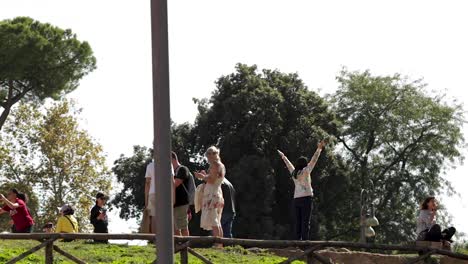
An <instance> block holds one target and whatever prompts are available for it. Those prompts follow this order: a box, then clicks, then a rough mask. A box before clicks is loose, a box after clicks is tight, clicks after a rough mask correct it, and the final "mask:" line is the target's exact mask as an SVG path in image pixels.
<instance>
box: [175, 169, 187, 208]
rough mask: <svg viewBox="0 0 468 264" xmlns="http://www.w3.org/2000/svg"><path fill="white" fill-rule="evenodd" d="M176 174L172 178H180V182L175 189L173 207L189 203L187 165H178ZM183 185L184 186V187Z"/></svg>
mask: <svg viewBox="0 0 468 264" xmlns="http://www.w3.org/2000/svg"><path fill="white" fill-rule="evenodd" d="M176 172H177V174H176V175H175V177H174V178H176V179H180V180H182V184H181V185H179V186H178V187H177V188H176V189H175V199H176V201H175V204H174V207H178V206H182V205H187V204H189V197H188V181H189V177H191V176H190V172H189V170H188V168H187V167H185V166H182V165H181V166H179V167H178V168H177V169H176ZM184 187H185V188H184Z"/></svg>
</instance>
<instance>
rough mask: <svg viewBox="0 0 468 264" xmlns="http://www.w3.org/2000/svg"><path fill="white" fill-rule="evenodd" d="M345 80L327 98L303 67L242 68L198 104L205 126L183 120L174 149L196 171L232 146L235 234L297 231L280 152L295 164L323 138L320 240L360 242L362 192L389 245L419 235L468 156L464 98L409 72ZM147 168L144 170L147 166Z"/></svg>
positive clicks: (316, 229) (317, 202)
mask: <svg viewBox="0 0 468 264" xmlns="http://www.w3.org/2000/svg"><path fill="white" fill-rule="evenodd" d="M338 81H339V83H340V87H339V89H338V90H337V92H336V93H335V94H334V95H332V96H330V97H329V98H328V99H329V101H328V102H327V101H325V100H324V99H323V98H321V97H320V96H319V95H317V94H316V93H314V92H312V91H310V90H308V89H307V87H306V86H305V85H304V84H303V82H302V81H301V80H300V79H299V77H298V76H297V74H284V73H281V72H279V71H272V70H263V71H259V70H258V69H257V67H256V66H247V65H243V64H238V65H237V66H236V71H235V72H234V73H232V74H230V75H226V76H222V77H221V78H219V79H218V80H217V81H216V90H215V91H214V92H213V94H212V96H211V98H208V99H195V100H194V101H195V102H196V103H197V105H198V116H197V118H196V120H195V123H194V125H190V124H181V125H173V127H172V143H173V149H175V150H176V152H177V153H178V154H179V156H180V157H182V159H183V162H184V163H185V164H189V166H190V167H191V169H192V170H194V169H199V168H204V166H206V164H205V163H204V161H203V153H204V151H205V150H206V148H207V147H209V146H211V145H217V146H218V147H220V148H221V157H222V160H223V162H224V163H225V164H226V167H227V177H228V178H229V180H230V181H231V182H232V183H233V185H234V186H235V188H236V189H237V200H238V201H237V202H238V206H239V208H238V211H237V217H236V221H235V224H234V234H235V236H237V237H249V238H281V239H288V238H291V232H290V230H291V226H290V224H291V223H293V221H292V219H291V218H292V212H291V209H292V206H291V201H292V196H293V188H294V187H293V183H292V182H291V180H290V177H289V173H288V172H287V170H286V168H285V166H284V164H283V163H282V161H281V160H280V159H279V158H278V157H277V154H276V149H277V148H279V149H281V150H283V152H285V153H286V155H287V156H289V158H290V159H291V160H294V159H296V158H298V157H299V156H309V157H310V156H311V155H312V153H313V152H314V151H315V148H316V144H317V142H318V141H319V140H320V139H322V138H328V139H329V141H330V144H329V145H327V148H326V149H325V151H324V153H322V156H321V158H320V159H319V161H318V164H317V166H316V169H315V170H314V171H313V173H312V186H313V188H314V194H315V197H314V209H313V219H312V234H311V238H312V239H319V238H320V239H327V240H331V239H335V240H337V239H338V240H356V239H357V238H358V237H359V208H360V204H359V194H360V191H361V188H365V189H371V197H370V198H371V199H372V200H373V201H375V202H376V204H377V207H376V208H377V217H378V218H379V219H380V222H381V226H379V227H377V228H376V229H377V234H378V237H377V241H381V242H401V241H407V240H409V239H413V238H414V236H413V234H414V227H415V218H416V215H415V213H416V212H417V205H418V203H419V201H420V200H421V199H422V198H423V197H424V196H426V195H429V194H438V193H440V192H441V191H442V190H448V191H450V190H451V189H450V185H449V183H448V182H447V181H445V180H444V179H443V178H442V175H443V173H444V169H445V168H447V166H449V165H451V164H454V162H456V161H457V160H459V159H461V158H462V155H461V152H460V147H462V145H463V143H464V139H463V135H462V132H461V127H462V122H463V112H462V107H461V106H460V105H458V104H456V103H454V104H452V105H448V104H446V103H445V102H444V98H443V96H434V95H430V94H429V93H427V92H426V91H425V90H424V87H425V86H424V85H423V84H422V82H421V81H416V82H409V81H408V80H407V79H405V78H402V77H401V76H399V75H395V76H383V77H380V76H372V75H371V74H370V73H369V72H364V73H359V72H347V71H343V72H342V73H341V75H340V76H338ZM134 155H135V156H140V155H137V154H136V153H135V154H134ZM134 158H135V157H130V158H128V159H129V160H132V159H134ZM147 158H148V159H149V154H148V157H147ZM139 160H142V159H139ZM138 164H140V165H141V168H144V162H139V163H138ZM140 165H139V166H140ZM139 168H140V167H139ZM135 170H137V169H135ZM122 175H131V172H130V171H127V172H124V173H122ZM138 177H143V176H138ZM132 184H133V183H132ZM139 184H141V185H143V184H144V181H143V180H140V181H139ZM140 188H142V187H140ZM133 190H136V188H133V189H132V188H130V189H127V190H126V192H127V193H128V195H131V193H133ZM129 202H130V201H129ZM140 203H141V206H140V208H142V206H143V203H142V201H140ZM121 205H122V206H126V205H124V204H123V203H121ZM130 206H133V205H131V204H130V205H128V207H130ZM130 210H134V209H133V208H131V209H130ZM138 213H139V212H136V214H138ZM128 215H130V213H128V214H127V216H128ZM196 228H197V218H196V217H195V218H194V220H192V222H191V230H192V233H193V234H197V235H198V234H201V233H200V231H199V230H197V229H196Z"/></svg>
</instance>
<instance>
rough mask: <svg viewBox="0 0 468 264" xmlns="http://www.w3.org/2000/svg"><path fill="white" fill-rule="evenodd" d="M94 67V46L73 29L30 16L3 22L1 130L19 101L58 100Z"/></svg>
mask: <svg viewBox="0 0 468 264" xmlns="http://www.w3.org/2000/svg"><path fill="white" fill-rule="evenodd" d="M95 68H96V59H95V57H94V56H93V52H92V50H91V47H90V46H89V44H88V43H87V42H80V41H78V39H77V38H76V35H75V34H73V32H72V31H71V30H70V29H66V30H63V29H60V28H58V27H55V26H52V25H50V24H45V23H40V22H38V21H35V20H33V19H31V18H28V17H17V18H15V19H11V20H10V19H8V20H3V21H0V107H1V108H3V110H2V112H1V114H0V130H1V129H2V127H3V125H4V124H5V121H6V120H7V117H8V115H9V114H10V112H11V110H12V107H13V106H14V105H15V104H16V103H18V102H20V101H23V102H37V101H42V100H44V99H46V98H52V99H59V98H61V97H62V96H63V95H65V94H67V93H69V92H71V91H73V90H74V89H75V88H76V87H77V86H78V82H79V80H80V79H81V78H82V77H83V76H85V75H86V74H88V73H89V72H91V71H93V70H94V69H95Z"/></svg>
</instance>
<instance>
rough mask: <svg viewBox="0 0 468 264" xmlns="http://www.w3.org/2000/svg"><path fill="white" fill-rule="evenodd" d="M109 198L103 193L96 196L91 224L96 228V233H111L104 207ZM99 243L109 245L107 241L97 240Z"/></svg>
mask: <svg viewBox="0 0 468 264" xmlns="http://www.w3.org/2000/svg"><path fill="white" fill-rule="evenodd" d="M108 199H109V197H108V196H107V195H105V194H103V193H101V192H99V193H97V195H96V205H95V206H94V207H93V209H91V217H90V220H91V224H93V226H94V233H109V230H108V229H107V226H108V224H109V221H108V219H107V210H106V208H105V207H104V206H105V205H106V202H107V200H108ZM94 242H97V243H108V241H107V240H101V239H95V240H94Z"/></svg>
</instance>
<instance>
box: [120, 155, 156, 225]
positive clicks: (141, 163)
mask: <svg viewBox="0 0 468 264" xmlns="http://www.w3.org/2000/svg"><path fill="white" fill-rule="evenodd" d="M152 152H153V151H152V150H151V149H149V148H146V147H142V146H134V147H133V155H132V156H130V157H125V156H124V155H121V156H120V158H118V159H117V160H116V161H115V162H114V167H112V172H113V173H114V175H115V176H116V177H117V181H119V183H121V184H122V185H123V188H122V189H121V190H120V192H119V193H117V195H116V196H115V197H114V199H113V200H112V201H111V203H112V204H113V205H115V206H116V207H117V208H120V217H121V218H124V219H127V220H128V219H130V218H140V217H141V214H142V213H143V209H144V208H145V174H146V167H147V165H148V164H149V163H150V162H151V160H152V159H153V157H152Z"/></svg>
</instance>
